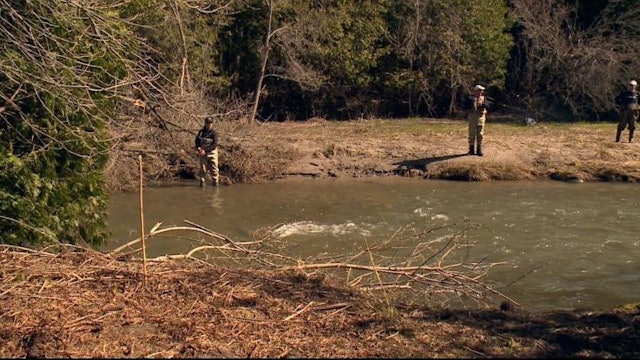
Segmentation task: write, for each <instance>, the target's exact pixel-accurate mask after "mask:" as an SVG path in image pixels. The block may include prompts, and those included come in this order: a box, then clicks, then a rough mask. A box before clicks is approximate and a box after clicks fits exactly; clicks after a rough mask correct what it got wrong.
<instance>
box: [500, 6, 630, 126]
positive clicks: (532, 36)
mask: <svg viewBox="0 0 640 360" xmlns="http://www.w3.org/2000/svg"><path fill="white" fill-rule="evenodd" d="M575 13H576V8H575V6H572V5H568V4H566V3H565V2H564V1H560V0H514V1H513V16H514V17H515V18H516V19H517V20H518V21H519V22H520V25H521V26H522V33H521V35H520V36H521V38H522V41H520V42H519V44H518V46H519V47H520V49H521V51H520V53H521V54H524V59H523V62H522V64H523V67H524V69H523V72H522V74H521V77H520V79H519V80H520V81H521V83H522V85H523V89H524V90H523V91H524V92H525V94H526V96H527V97H528V98H529V101H530V102H531V103H532V104H534V106H535V107H537V108H538V109H547V108H548V109H550V111H546V112H545V113H544V115H547V116H549V117H562V116H561V114H559V113H557V112H558V111H561V110H562V109H564V111H565V112H566V113H568V114H567V115H569V116H572V117H575V116H593V115H597V114H599V113H603V112H607V111H611V110H612V109H613V106H614V104H613V100H612V99H613V98H614V96H615V93H616V92H617V91H619V90H620V86H623V84H625V83H626V82H627V81H628V80H629V79H631V78H634V77H635V74H634V69H637V68H638V66H639V65H640V63H639V59H638V55H640V42H638V38H639V37H640V32H639V31H638V29H639V26H640V17H639V15H640V4H635V5H630V6H629V7H627V8H623V7H621V6H620V4H619V3H618V2H609V3H608V5H607V6H606V8H605V9H604V10H603V11H602V13H601V14H600V16H599V19H598V21H596V22H595V23H594V24H593V25H591V26H589V27H587V28H584V29H583V28H581V27H580V26H578V25H577V21H576V20H577V19H576V15H575Z"/></svg>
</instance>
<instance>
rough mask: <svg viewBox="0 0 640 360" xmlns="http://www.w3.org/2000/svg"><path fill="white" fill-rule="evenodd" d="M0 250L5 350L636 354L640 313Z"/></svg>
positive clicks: (190, 264)
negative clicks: (548, 307) (394, 296)
mask: <svg viewBox="0 0 640 360" xmlns="http://www.w3.org/2000/svg"><path fill="white" fill-rule="evenodd" d="M58 250H61V251H60V252H56V253H50V252H46V251H32V250H27V249H19V248H11V247H4V248H3V250H2V251H0V270H1V272H0V274H1V277H0V301H1V302H2V308H1V310H0V356H2V357H77V358H79V357H163V358H167V357H224V358H229V357H260V358H262V357H299V358H317V357H330V358H341V357H344V358H347V357H349V358H353V357H356V358H359V357H375V358H396V357H449V358H458V357H521V358H527V357H637V356H640V352H639V350H638V347H637V344H638V341H639V340H640V312H639V309H638V307H637V306H636V307H633V308H630V309H628V312H611V313H599V312H588V311H574V312H552V313H546V314H528V313H525V312H521V311H518V310H513V309H509V308H508V307H507V306H504V307H503V308H502V310H497V309H494V310H492V309H485V310H434V309H429V308H427V307H424V306H420V305H417V304H413V305H411V304H403V303H401V302H397V303H394V304H393V305H392V306H389V303H388V302H387V301H385V300H384V299H383V298H380V297H377V296H371V294H369V293H367V292H362V291H358V290H356V289H354V288H353V287H351V286H347V285H345V284H343V283H342V282H340V281H338V280H336V279H334V278H332V277H328V276H321V275H320V274H316V275H312V276H310V275H305V274H304V273H301V272H299V271H293V270H290V271H258V270H240V269H230V268H223V267H218V266H202V264H201V263H200V262H197V261H194V260H181V261H161V262H153V263H151V264H150V266H149V268H148V274H147V277H146V278H145V277H144V275H143V272H142V266H141V264H140V262H138V261H131V260H129V261H121V260H117V259H116V258H114V257H111V256H108V255H106V254H101V253H97V252H94V251H90V250H83V249H79V248H72V247H64V248H61V249H58Z"/></svg>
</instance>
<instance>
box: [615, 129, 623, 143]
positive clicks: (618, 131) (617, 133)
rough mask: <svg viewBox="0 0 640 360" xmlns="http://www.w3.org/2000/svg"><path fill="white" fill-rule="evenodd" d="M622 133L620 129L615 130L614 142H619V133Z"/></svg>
mask: <svg viewBox="0 0 640 360" xmlns="http://www.w3.org/2000/svg"><path fill="white" fill-rule="evenodd" d="M621 134H622V130H620V129H618V130H617V131H616V142H620V135H621Z"/></svg>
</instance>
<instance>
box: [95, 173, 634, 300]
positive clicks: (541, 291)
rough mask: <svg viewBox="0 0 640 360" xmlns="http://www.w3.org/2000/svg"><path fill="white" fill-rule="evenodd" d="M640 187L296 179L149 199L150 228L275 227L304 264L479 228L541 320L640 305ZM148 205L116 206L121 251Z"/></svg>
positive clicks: (495, 278)
mask: <svg viewBox="0 0 640 360" xmlns="http://www.w3.org/2000/svg"><path fill="white" fill-rule="evenodd" d="M638 190H639V189H638V186H637V185H636V184H601V183H598V184H565V183H558V182H481V183H475V182H448V181H425V180H418V179H406V178H396V177H392V178H382V179H366V180H354V179H348V180H347V179H345V180H304V179H303V180H288V181H281V182H273V183H268V184H253V185H249V184H240V185H233V186H223V187H220V188H214V187H207V188H205V189H200V188H199V187H198V186H197V184H196V183H193V182H182V183H178V184H175V185H171V186H167V187H154V188H147V189H145V192H144V199H145V204H144V208H145V224H147V225H148V227H149V228H150V227H152V226H153V225H154V224H155V223H157V222H162V223H163V225H164V226H170V225H183V220H188V221H192V222H195V223H197V224H201V225H203V226H205V227H207V228H209V229H212V230H214V231H216V232H218V233H221V234H224V235H227V236H229V237H231V238H232V239H234V240H236V241H250V240H252V239H253V236H254V232H255V231H256V230H258V229H263V228H271V229H272V231H273V235H274V236H275V237H277V238H279V239H281V240H282V241H286V242H288V244H290V245H291V246H290V248H291V249H293V250H294V251H296V252H297V254H295V255H296V256H300V257H307V256H313V255H317V254H319V253H322V252H328V251H331V252H335V253H340V252H342V253H348V252H353V251H354V250H355V249H360V248H362V246H363V243H364V241H365V240H367V241H368V242H369V243H372V242H374V241H383V240H385V239H388V238H389V237H390V236H393V234H394V232H396V231H398V229H400V228H405V229H406V230H408V231H411V230H412V229H413V230H416V231H421V230H424V229H430V228H435V227H438V226H443V225H446V224H450V223H457V222H462V221H463V220H464V219H468V220H470V221H471V222H473V223H477V224H480V226H479V227H474V228H473V229H472V230H471V237H472V238H473V240H474V241H475V243H476V245H475V247H474V248H473V249H472V256H473V257H474V258H475V259H478V260H480V259H485V258H486V260H485V261H488V262H501V261H508V262H510V265H508V266H504V267H498V268H494V270H492V272H491V276H490V280H491V281H492V282H496V283H497V284H504V285H507V284H510V283H511V282H513V281H514V280H517V279H519V278H520V277H523V276H524V277H523V278H522V279H519V280H518V281H515V283H513V284H511V285H509V286H508V287H507V288H505V289H501V290H502V291H503V292H504V293H505V294H507V295H509V296H511V297H513V298H514V299H515V300H516V301H518V302H520V303H521V304H523V305H524V306H526V307H528V308H530V309H547V308H549V309H550V308H576V307H596V308H610V307H612V306H616V305H618V304H622V303H629V302H637V301H640V287H638V286H637V285H638V282H639V281H640V261H639V260H638V259H639V258H640V240H639V238H638V236H637V235H636V233H637V230H638V226H637V223H638V219H640V207H639V206H638V205H640V192H639V191H638ZM138 210H139V209H138V194H136V193H129V194H126V193H117V194H113V195H112V197H111V209H110V218H109V224H110V228H111V230H112V233H113V235H112V239H111V241H110V242H109V243H108V244H107V246H106V249H108V248H115V247H116V246H118V245H120V244H123V243H125V242H127V241H129V240H131V239H135V238H137V237H138V236H139V225H138V219H139V214H138ZM195 244H196V239H188V238H180V239H176V238H175V237H173V238H171V237H166V238H154V239H152V241H151V242H150V244H149V249H148V253H149V255H150V256H157V255H164V254H169V253H184V252H186V251H188V250H189V249H190V248H192V247H193V246H195Z"/></svg>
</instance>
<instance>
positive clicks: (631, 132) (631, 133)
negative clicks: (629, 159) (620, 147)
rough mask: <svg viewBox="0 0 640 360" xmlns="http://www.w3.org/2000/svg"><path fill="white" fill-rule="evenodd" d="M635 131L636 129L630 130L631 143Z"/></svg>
mask: <svg viewBox="0 0 640 360" xmlns="http://www.w3.org/2000/svg"><path fill="white" fill-rule="evenodd" d="M634 130H635V129H633V130H629V142H631V140H633V131H634Z"/></svg>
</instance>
